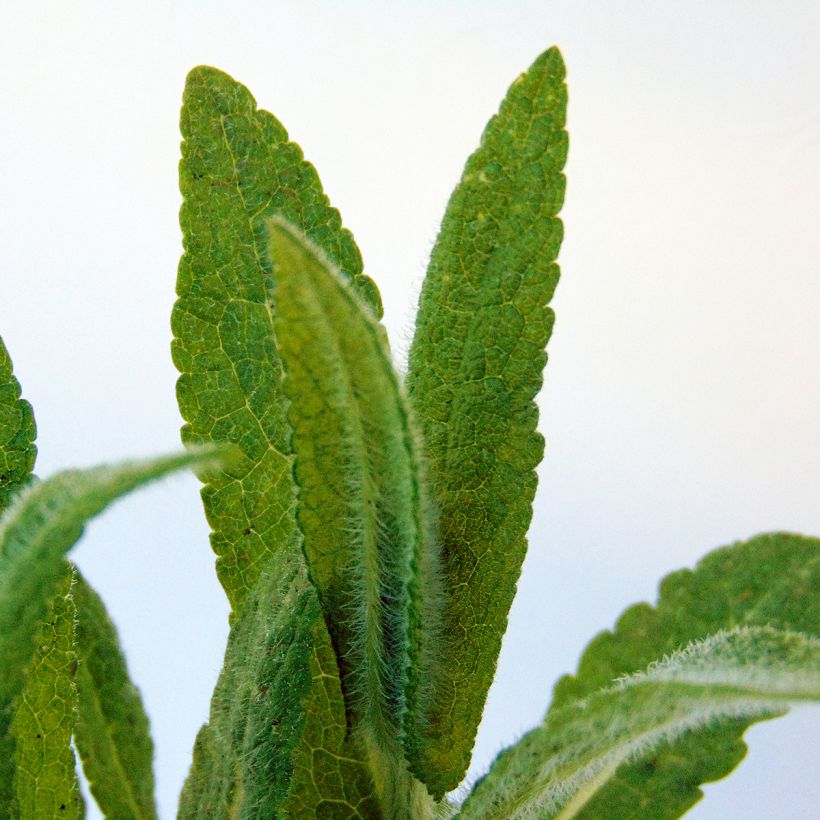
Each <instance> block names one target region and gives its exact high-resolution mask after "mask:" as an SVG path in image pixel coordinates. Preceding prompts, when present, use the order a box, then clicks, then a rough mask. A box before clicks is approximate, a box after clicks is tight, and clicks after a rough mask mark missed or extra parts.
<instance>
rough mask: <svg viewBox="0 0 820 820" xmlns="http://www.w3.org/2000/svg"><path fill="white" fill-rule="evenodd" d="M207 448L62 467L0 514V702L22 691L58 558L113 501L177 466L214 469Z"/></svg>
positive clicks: (53, 589) (59, 573)
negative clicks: (115, 462)
mask: <svg viewBox="0 0 820 820" xmlns="http://www.w3.org/2000/svg"><path fill="white" fill-rule="evenodd" d="M220 461H221V459H219V458H217V456H216V455H215V450H214V449H213V448H204V449H199V450H198V451H195V452H189V453H182V454H179V455H173V456H165V457H162V458H155V459H149V460H145V461H134V462H125V463H123V464H119V465H114V466H109V465H104V466H101V467H92V468H90V469H87V470H65V471H63V472H61V473H57V474H56V475H54V476H53V477H52V478H49V479H48V480H46V481H41V482H39V483H35V484H32V485H31V486H29V487H27V488H26V489H25V490H23V491H22V492H21V493H20V494H19V495H17V496H16V497H15V499H14V500H13V501H12V503H11V505H10V506H9V508H8V509H7V510H6V512H5V514H4V515H3V517H2V518H1V519H0V669H2V670H3V674H2V675H0V704H3V705H7V704H11V703H13V701H14V700H15V698H16V697H17V696H18V694H19V693H20V692H21V691H22V688H23V682H24V680H25V670H26V668H27V667H28V666H29V664H30V662H31V660H32V657H33V655H34V651H35V635H36V633H37V629H38V625H39V624H40V623H41V622H43V621H44V620H45V618H46V616H47V614H48V608H49V605H50V602H51V599H52V598H53V596H54V595H55V594H57V592H58V590H59V585H60V583H61V581H62V579H63V578H64V577H65V571H64V563H63V560H62V558H63V555H64V554H65V553H66V552H67V551H68V550H69V549H71V547H72V546H73V545H74V543H75V542H76V541H77V539H78V538H79V537H80V535H81V534H82V529H83V525H84V524H85V522H86V521H88V520H89V519H90V518H92V517H93V516H95V515H97V514H98V513H100V512H102V510H103V509H105V507H107V506H108V505H109V504H110V503H111V502H112V501H114V500H115V499H116V498H118V497H119V496H121V495H124V494H125V493H127V492H130V491H131V490H134V489H136V488H137V487H139V486H141V485H142V484H146V483H147V482H149V481H152V480H154V479H157V478H160V477H162V476H164V475H166V474H167V473H170V472H172V471H173V470H178V469H181V468H183V467H198V468H201V469H206V468H209V467H210V468H213V467H214V466H215V465H216V464H219V463H220Z"/></svg>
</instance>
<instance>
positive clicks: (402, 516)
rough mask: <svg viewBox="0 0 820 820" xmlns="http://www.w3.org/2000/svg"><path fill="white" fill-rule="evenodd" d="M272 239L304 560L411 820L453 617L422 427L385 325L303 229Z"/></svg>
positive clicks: (362, 720) (282, 231)
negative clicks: (432, 687) (429, 697)
mask: <svg viewBox="0 0 820 820" xmlns="http://www.w3.org/2000/svg"><path fill="white" fill-rule="evenodd" d="M269 230H270V236H271V240H270V255H271V260H272V262H273V276H274V283H275V290H274V298H275V308H274V316H275V322H274V324H275V330H276V337H277V340H278V344H279V352H280V355H281V357H282V362H283V364H284V370H285V379H284V382H283V387H284V391H285V394H286V396H287V398H288V400H289V402H290V406H289V411H288V419H289V421H290V423H291V426H292V428H293V449H294V453H295V458H296V464H295V475H296V480H297V484H298V486H299V503H298V514H299V523H300V526H301V529H302V532H303V534H304V551H305V555H306V558H307V564H308V569H309V572H310V577H311V580H312V581H313V582H314V584H315V585H316V588H317V591H318V593H319V599H320V601H321V604H322V610H323V612H324V617H325V623H326V624H327V627H328V630H329V632H330V636H331V639H332V641H333V646H334V648H335V650H336V657H337V658H338V659H339V666H340V670H341V681H342V688H343V690H344V692H345V696H346V697H345V700H346V702H347V704H348V707H349V712H350V715H349V722H350V724H351V726H352V728H353V730H354V731H357V732H363V733H364V734H365V735H366V736H367V737H366V739H365V741H364V742H365V744H366V745H367V747H368V749H369V750H370V752H371V765H373V766H374V769H376V770H377V769H379V768H381V767H384V768H385V775H384V778H383V781H384V782H385V783H388V784H390V786H391V789H392V788H396V794H395V797H394V798H392V797H391V798H388V797H387V796H386V795H384V794H382V795H381V796H382V799H383V800H384V802H385V806H386V808H385V811H386V812H387V814H388V816H391V817H398V816H399V815H398V812H399V811H400V810H402V811H403V810H406V808H407V804H408V802H409V799H410V797H409V794H410V792H412V791H413V790H414V785H413V783H412V782H411V781H410V779H409V778H407V776H406V770H405V764H404V761H403V759H402V755H401V752H400V750H399V747H398V746H397V745H396V743H395V741H396V739H397V738H398V737H399V736H400V732H401V727H402V719H403V717H404V713H405V711H408V712H410V714H411V715H412V718H413V721H412V722H415V718H416V715H415V714H414V712H415V711H416V710H418V708H419V705H420V704H421V703H423V696H424V693H425V689H424V688H423V687H424V683H425V682H426V681H428V680H429V679H430V678H431V677H432V676H433V675H434V674H435V669H434V666H435V664H436V662H437V660H438V657H437V651H438V645H437V643H436V638H437V636H436V627H437V622H438V617H439V613H440V605H441V602H440V600H439V599H438V597H437V594H438V590H437V585H438V574H437V573H438V552H437V549H438V545H437V543H436V541H435V536H434V526H433V516H432V510H431V504H430V501H429V499H428V495H427V490H426V486H425V482H424V476H423V475H422V469H421V465H420V463H419V453H418V446H417V444H416V437H415V432H414V429H413V422H412V420H411V418H410V411H409V407H408V405H407V402H406V400H405V398H404V395H403V393H402V390H401V388H400V385H399V381H398V377H397V375H396V373H395V371H394V370H393V367H392V365H391V363H390V357H389V352H388V349H387V344H386V340H385V337H384V332H383V329H382V328H381V326H380V325H379V324H378V322H377V321H376V317H375V316H374V315H373V314H372V312H371V311H370V309H369V308H368V307H367V306H366V305H365V304H364V303H363V302H362V301H361V299H360V298H359V296H358V295H357V293H356V292H355V290H354V289H353V288H352V287H351V286H350V285H349V284H348V283H347V282H346V280H345V279H344V278H343V277H342V276H341V275H340V274H339V272H338V271H337V270H335V269H334V267H333V266H332V264H331V263H330V262H329V260H327V259H326V258H325V257H324V255H323V254H322V253H321V251H319V249H318V248H316V247H315V246H314V245H313V244H312V243H310V241H309V240H307V239H306V238H305V237H304V236H303V235H301V234H300V233H299V232H298V231H296V230H295V229H294V228H293V227H292V226H289V225H288V224H286V223H285V222H283V221H281V220H278V219H276V220H274V219H271V220H270V222H269ZM411 592H412V599H411V595H410V593H411ZM410 670H412V677H410V676H409V674H408V673H409V671H410ZM374 754H375V756H376V758H377V759H378V761H379V762H374V761H373V759H372V758H373V756H374ZM402 778H404V779H405V780H406V786H407V788H408V789H409V792H408V793H407V794H402V793H401V789H400V788H399V787H398V782H399V781H400V780H401V779H402ZM378 782H379V781H377V784H378Z"/></svg>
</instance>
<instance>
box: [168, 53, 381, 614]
mask: <svg viewBox="0 0 820 820" xmlns="http://www.w3.org/2000/svg"><path fill="white" fill-rule="evenodd" d="M181 129H182V134H183V137H184V141H183V143H182V161H181V162H180V167H179V180H180V189H181V191H182V194H183V205H182V209H181V211H180V225H181V227H182V233H183V245H184V250H185V252H184V255H183V257H182V259H181V261H180V265H179V273H178V278H177V295H178V297H179V298H178V300H177V303H176V305H175V307H174V311H173V315H172V319H171V324H172V328H173V332H174V341H173V343H172V353H173V359H174V363H175V365H176V367H177V369H178V370H179V371H180V374H181V375H180V378H179V380H178V382H177V398H178V401H179V407H180V412H181V413H182V416H183V417H184V418H185V420H186V422H187V424H186V425H185V426H184V427H183V430H182V435H183V439H184V440H185V441H190V442H200V441H231V442H234V443H236V444H237V445H239V447H240V448H241V451H242V458H241V459H240V460H239V461H238V462H237V463H236V464H235V465H234V466H233V467H232V469H231V470H230V471H228V472H223V473H219V474H216V475H214V476H212V477H210V479H209V481H208V482H207V483H206V485H205V487H204V488H203V491H202V497H203V502H204V505H205V511H206V515H207V517H208V521H209V522H210V524H211V527H212V529H213V532H212V535H211V543H212V546H213V548H214V551H215V552H216V554H217V556H218V559H217V573H218V575H219V579H220V581H221V583H222V586H223V587H224V588H225V592H226V593H227V595H228V599H229V600H230V603H231V607H232V609H233V610H234V611H236V610H237V609H238V607H239V605H240V604H241V602H242V599H243V598H244V596H245V595H246V594H247V593H248V592H249V590H250V589H251V588H252V587H253V586H254V583H255V581H256V578H257V577H258V575H259V573H260V572H261V570H262V568H263V566H264V565H265V562H266V559H267V558H269V557H270V555H271V554H272V553H273V552H275V550H276V549H277V547H278V546H279V545H281V544H287V543H289V542H290V540H291V539H292V537H293V536H294V533H295V532H296V523H295V508H294V505H295V488H294V483H293V476H292V458H291V449H290V431H289V429H288V424H287V421H286V418H285V403H284V401H283V398H282V391H281V370H282V368H281V362H280V359H279V354H278V352H277V350H276V342H275V339H274V332H273V317H272V314H271V310H270V302H269V291H270V287H271V279H270V271H269V266H268V264H267V263H266V262H265V261H264V260H265V244H266V234H265V229H264V218H265V217H266V216H268V215H271V214H279V215H281V216H283V217H285V218H286V219H288V220H289V221H290V222H291V223H293V224H294V225H296V226H297V227H298V228H300V229H301V230H303V231H304V232H305V233H306V234H307V235H308V236H309V237H310V238H311V239H312V240H313V241H314V242H315V243H316V244H317V245H318V246H319V247H321V248H322V250H323V251H324V253H325V254H326V255H327V256H328V257H329V258H330V259H331V260H332V261H333V262H334V264H336V265H337V266H338V267H339V268H340V269H341V270H342V271H343V273H344V275H345V276H346V277H347V278H348V279H350V281H351V282H352V283H353V285H354V286H355V287H356V288H357V290H358V292H359V293H360V294H361V295H362V297H363V298H364V299H365V300H366V301H367V302H368V303H369V304H370V305H371V307H372V308H373V310H374V311H375V312H376V313H377V315H381V302H380V297H379V295H378V291H377V290H376V288H375V285H373V283H372V282H371V281H370V280H369V279H368V278H367V277H366V276H364V275H363V274H362V261H361V254H360V253H359V250H358V248H357V247H356V244H355V242H354V241H353V237H352V236H351V234H350V232H349V231H347V230H346V229H344V228H342V226H341V219H340V217H339V213H338V211H336V210H335V209H334V208H332V207H330V204H329V202H328V198H327V196H326V195H325V194H324V193H323V191H322V187H321V184H320V182H319V178H318V176H317V174H316V171H315V169H314V168H313V166H312V165H310V164H309V163H307V162H305V161H304V159H303V158H302V152H301V149H300V148H299V146H298V145H296V144H295V143H292V142H289V141H288V136H287V132H286V131H285V129H284V128H283V127H282V125H281V124H280V123H279V122H278V121H277V120H276V119H275V118H274V117H273V116H272V115H271V114H269V113H268V112H266V111H260V110H257V108H256V103H255V101H254V99H253V97H252V96H251V95H250V93H249V92H248V90H247V89H246V88H245V87H244V86H242V85H240V84H239V83H237V82H236V81H234V80H233V79H232V78H230V77H229V76H228V75H226V74H223V73H222V72H220V71H217V70H216V69H213V68H208V67H205V66H201V67H199V68H195V69H194V70H193V71H191V72H190V74H189V75H188V79H187V82H186V85H185V92H184V96H183V107H182V116H181Z"/></svg>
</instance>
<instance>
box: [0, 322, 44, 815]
mask: <svg viewBox="0 0 820 820" xmlns="http://www.w3.org/2000/svg"><path fill="white" fill-rule="evenodd" d="M36 434H37V429H36V426H35V423H34V412H33V410H32V409H31V405H30V404H29V403H28V402H27V401H25V399H21V398H20V385H19V383H18V381H17V379H15V378H14V373H13V370H12V364H11V358H10V357H9V354H8V351H7V350H6V347H5V345H4V344H3V340H2V338H0V515H2V514H3V511H4V510H5V509H6V507H7V506H8V505H9V502H10V501H11V499H12V498H13V496H14V495H15V494H16V493H17V492H19V491H20V489H22V488H23V487H24V486H25V485H26V484H28V482H29V480H30V475H31V471H32V470H33V469H34V461H35V458H36V457H37V448H36V447H35V446H34V439H35V436H36ZM20 683H21V681H20ZM11 710H12V702H11V700H10V699H8V698H3V697H2V696H0V816H2V810H3V807H5V806H10V805H11V802H12V799H13V794H14V791H13V789H14V770H15V755H14V737H13V735H12V734H11V733H10V732H9V721H10V720H11V717H12V711H11Z"/></svg>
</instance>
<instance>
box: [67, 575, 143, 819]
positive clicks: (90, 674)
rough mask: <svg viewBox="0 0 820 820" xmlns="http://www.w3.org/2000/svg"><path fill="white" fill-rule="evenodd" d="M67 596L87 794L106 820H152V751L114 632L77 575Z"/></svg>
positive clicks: (99, 604)
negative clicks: (73, 621)
mask: <svg viewBox="0 0 820 820" xmlns="http://www.w3.org/2000/svg"><path fill="white" fill-rule="evenodd" d="M71 594H72V597H73V599H74V604H75V606H76V610H77V628H76V651H77V659H78V662H79V666H78V670H77V692H78V711H77V725H76V727H75V730H74V740H75V743H76V746H77V751H78V752H79V755H80V759H81V760H82V762H83V768H84V770H85V774H86V778H87V779H88V783H89V786H90V787H91V793H92V794H93V795H94V799H95V800H96V801H97V805H98V806H99V807H100V808H101V809H102V811H103V813H104V814H105V816H106V817H116V818H122V820H128V819H129V818H133V820H144V819H145V818H155V817H156V809H155V807H154V772H153V769H152V758H153V751H154V746H153V742H152V741H151V736H150V734H149V728H148V718H147V717H146V715H145V710H144V709H143V706H142V701H141V699H140V696H139V692H138V691H137V689H136V687H135V686H134V685H133V684H132V683H131V680H130V678H129V677H128V669H127V667H126V664H125V658H124V657H123V654H122V650H121V648H120V644H119V640H118V638H117V632H116V629H115V628H114V625H113V624H112V623H111V621H110V619H109V617H108V613H107V612H106V611H105V606H104V605H103V602H102V600H101V599H100V597H99V596H98V595H97V593H96V592H94V590H93V589H92V588H91V587H90V586H89V585H88V583H87V582H86V581H85V579H84V578H83V577H82V575H80V574H79V572H78V573H77V574H76V578H75V582H74V586H73V588H72V590H71Z"/></svg>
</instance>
